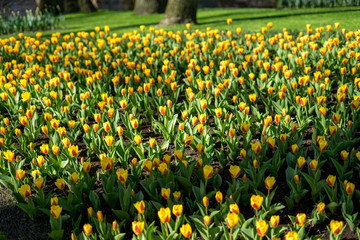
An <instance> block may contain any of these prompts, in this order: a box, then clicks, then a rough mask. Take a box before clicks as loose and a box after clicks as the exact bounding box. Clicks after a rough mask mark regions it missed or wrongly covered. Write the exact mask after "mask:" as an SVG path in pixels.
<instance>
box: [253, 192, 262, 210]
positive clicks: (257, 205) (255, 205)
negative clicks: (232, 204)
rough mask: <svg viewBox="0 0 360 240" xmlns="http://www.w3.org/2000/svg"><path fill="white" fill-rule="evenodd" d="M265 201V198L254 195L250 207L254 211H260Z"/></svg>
mask: <svg viewBox="0 0 360 240" xmlns="http://www.w3.org/2000/svg"><path fill="white" fill-rule="evenodd" d="M263 201H264V198H263V197H262V196H260V195H252V196H251V198H250V205H251V207H252V208H253V209H255V210H259V209H260V208H261V205H262V203H263Z"/></svg>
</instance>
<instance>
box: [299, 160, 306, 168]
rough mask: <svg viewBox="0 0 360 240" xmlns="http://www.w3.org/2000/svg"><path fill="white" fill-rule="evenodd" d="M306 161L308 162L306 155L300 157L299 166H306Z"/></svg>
mask: <svg viewBox="0 0 360 240" xmlns="http://www.w3.org/2000/svg"><path fill="white" fill-rule="evenodd" d="M305 163H306V160H305V158H304V157H299V158H298V159H297V166H298V168H300V169H301V168H303V167H304V166H305Z"/></svg>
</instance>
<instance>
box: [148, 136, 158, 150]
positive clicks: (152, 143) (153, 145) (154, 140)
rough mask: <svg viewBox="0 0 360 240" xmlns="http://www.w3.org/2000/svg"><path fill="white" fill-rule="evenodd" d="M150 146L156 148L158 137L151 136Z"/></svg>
mask: <svg viewBox="0 0 360 240" xmlns="http://www.w3.org/2000/svg"><path fill="white" fill-rule="evenodd" d="M149 146H150V147H151V148H154V147H155V146H156V139H155V138H150V139H149Z"/></svg>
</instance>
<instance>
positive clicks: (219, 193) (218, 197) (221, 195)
mask: <svg viewBox="0 0 360 240" xmlns="http://www.w3.org/2000/svg"><path fill="white" fill-rule="evenodd" d="M223 198H224V196H223V194H222V192H220V191H217V192H216V194H215V199H216V201H217V202H218V203H222V201H223Z"/></svg>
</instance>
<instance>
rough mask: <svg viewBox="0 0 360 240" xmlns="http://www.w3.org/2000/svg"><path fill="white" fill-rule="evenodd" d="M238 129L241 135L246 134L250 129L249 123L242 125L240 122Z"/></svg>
mask: <svg viewBox="0 0 360 240" xmlns="http://www.w3.org/2000/svg"><path fill="white" fill-rule="evenodd" d="M240 129H241V131H242V132H243V133H247V132H248V131H249V129H250V123H244V122H242V123H241V125H240Z"/></svg>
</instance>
